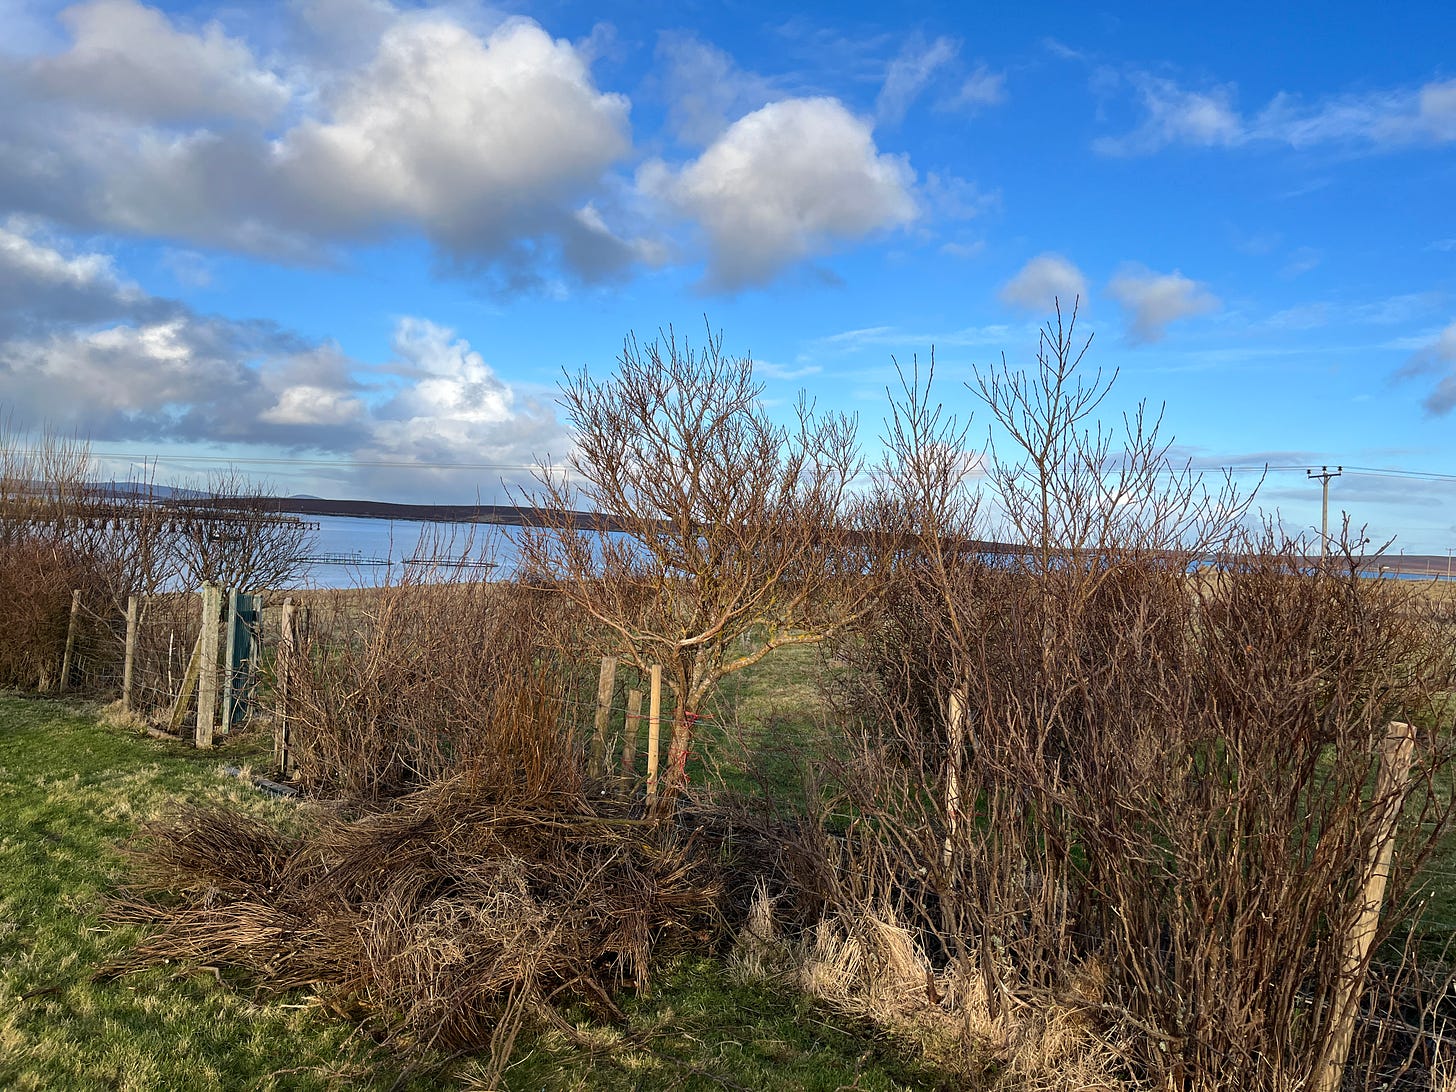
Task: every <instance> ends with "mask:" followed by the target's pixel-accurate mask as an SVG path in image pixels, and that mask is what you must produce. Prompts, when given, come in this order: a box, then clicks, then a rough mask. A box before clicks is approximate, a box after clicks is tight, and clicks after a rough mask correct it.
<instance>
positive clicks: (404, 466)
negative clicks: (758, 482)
mask: <svg viewBox="0 0 1456 1092" xmlns="http://www.w3.org/2000/svg"><path fill="white" fill-rule="evenodd" d="M20 454H22V455H41V454H43V452H42V451H40V450H39V449H34V448H32V449H22V450H21V451H20ZM91 455H92V456H93V457H95V458H98V459H130V460H133V461H135V462H144V463H218V464H222V465H237V464H240V463H246V464H248V465H254V464H261V465H267V466H321V467H331V466H337V467H384V468H392V469H398V470H533V471H543V472H546V471H558V472H559V471H561V470H563V469H564V466H559V465H551V464H547V463H440V462H419V461H416V460H412V459H353V458H347V457H340V458H327V459H326V458H312V459H304V458H282V457H276V456H264V455H238V456H229V455H158V454H156V453H150V454H144V453H140V452H129V451H97V450H95V449H92V450H91Z"/></svg>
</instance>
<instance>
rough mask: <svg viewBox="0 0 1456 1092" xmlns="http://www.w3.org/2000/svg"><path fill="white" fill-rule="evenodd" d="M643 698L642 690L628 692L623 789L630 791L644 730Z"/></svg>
mask: <svg viewBox="0 0 1456 1092" xmlns="http://www.w3.org/2000/svg"><path fill="white" fill-rule="evenodd" d="M642 698H643V694H642V691H640V690H628V691H627V723H626V725H625V726H624V728H623V733H622V787H623V790H624V791H630V789H631V785H632V778H633V777H634V775H635V774H636V773H637V735H638V733H640V732H641V730H642Z"/></svg>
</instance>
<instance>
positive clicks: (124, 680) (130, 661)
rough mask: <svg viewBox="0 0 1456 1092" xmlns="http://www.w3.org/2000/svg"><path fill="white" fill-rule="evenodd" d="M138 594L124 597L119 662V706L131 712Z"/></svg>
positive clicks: (134, 671)
mask: <svg viewBox="0 0 1456 1092" xmlns="http://www.w3.org/2000/svg"><path fill="white" fill-rule="evenodd" d="M140 598H141V597H140V596H136V595H128V596H127V597H126V654H125V656H124V657H123V659H122V662H121V708H122V711H123V712H125V713H130V712H131V706H132V681H133V677H134V675H135V673H136V646H137V625H138V621H139V619H138V615H139V613H140V612H139V609H138V608H139V605H140Z"/></svg>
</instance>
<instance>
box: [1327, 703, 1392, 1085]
mask: <svg viewBox="0 0 1456 1092" xmlns="http://www.w3.org/2000/svg"><path fill="white" fill-rule="evenodd" d="M1415 742H1416V739H1415V732H1414V730H1413V729H1412V728H1411V726H1410V725H1409V724H1404V723H1402V722H1401V721H1392V722H1391V724H1390V728H1389V730H1388V731H1387V733H1386V736H1385V743H1384V745H1383V746H1382V747H1381V751H1380V772H1379V773H1378V774H1377V775H1376V778H1375V794H1374V796H1372V797H1371V803H1372V804H1373V805H1374V807H1375V809H1376V810H1375V834H1374V837H1373V838H1372V839H1371V841H1370V859H1369V863H1368V864H1367V865H1366V868H1365V888H1364V891H1363V892H1362V893H1361V903H1360V912H1359V913H1358V914H1357V915H1356V916H1355V920H1354V922H1353V923H1352V924H1351V926H1350V931H1349V932H1348V933H1346V934H1345V939H1344V943H1343V945H1342V946H1341V947H1342V953H1341V959H1340V984H1339V986H1338V988H1337V990H1336V995H1335V998H1336V999H1335V1009H1334V1020H1333V1022H1332V1023H1331V1025H1330V1040H1329V1047H1328V1049H1327V1050H1326V1052H1325V1056H1324V1063H1323V1064H1322V1065H1321V1066H1320V1071H1319V1073H1318V1074H1317V1075H1316V1078H1315V1080H1316V1084H1315V1092H1339V1088H1340V1083H1341V1081H1342V1080H1343V1079H1344V1076H1345V1060H1346V1058H1348V1057H1349V1054H1350V1043H1351V1042H1352V1040H1353V1039H1354V1037H1355V1015H1356V1013H1357V1011H1358V1010H1359V1007H1360V994H1361V992H1362V991H1363V990H1364V988H1365V976H1366V974H1367V972H1368V971H1369V966H1370V965H1369V957H1370V947H1371V945H1372V944H1374V942H1375V931H1376V927H1377V926H1378V925H1379V924H1380V909H1381V907H1382V906H1383V905H1384V903H1385V885H1386V882H1387V881H1388V880H1389V879H1390V862H1391V858H1392V857H1393V856H1394V854H1395V827H1396V821H1397V820H1398V819H1399V818H1400V812H1401V809H1402V807H1403V806H1404V804H1405V797H1406V790H1407V785H1408V782H1409V779H1410V768H1411V757H1412V752H1413V751H1414V750H1415Z"/></svg>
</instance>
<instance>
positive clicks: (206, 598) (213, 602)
mask: <svg viewBox="0 0 1456 1092" xmlns="http://www.w3.org/2000/svg"><path fill="white" fill-rule="evenodd" d="M221 621H222V588H220V587H219V586H218V585H216V584H204V585H202V637H201V638H200V640H201V642H202V644H201V646H200V648H201V650H202V656H201V660H200V664H201V667H200V669H199V674H198V682H197V735H196V740H197V746H198V747H199V748H202V749H203V750H206V749H207V748H209V747H211V746H212V726H213V719H214V718H215V716H216V715H217V642H218V632H217V627H218V624H219V623H220V622H221Z"/></svg>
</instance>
